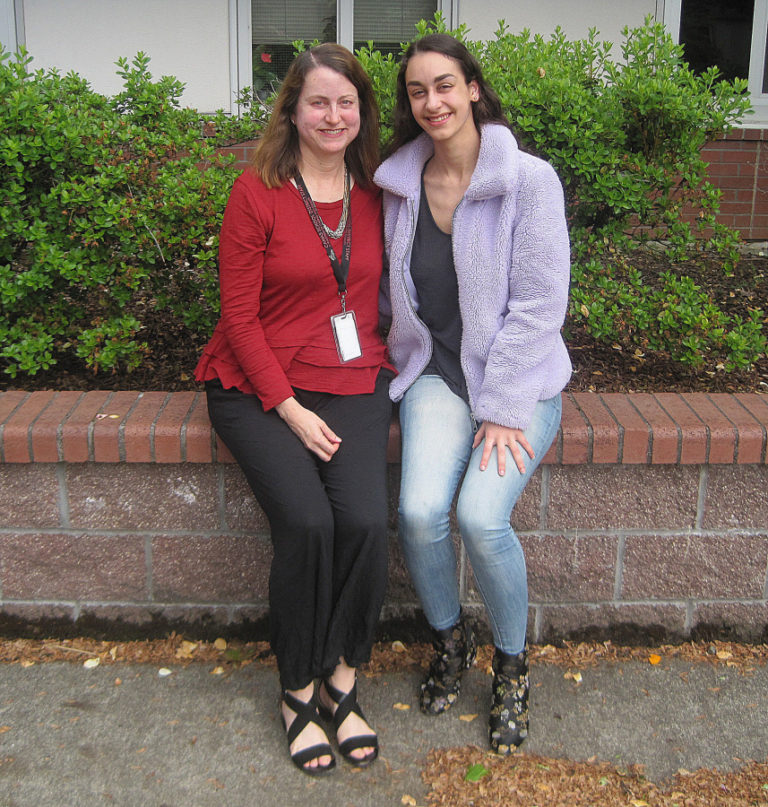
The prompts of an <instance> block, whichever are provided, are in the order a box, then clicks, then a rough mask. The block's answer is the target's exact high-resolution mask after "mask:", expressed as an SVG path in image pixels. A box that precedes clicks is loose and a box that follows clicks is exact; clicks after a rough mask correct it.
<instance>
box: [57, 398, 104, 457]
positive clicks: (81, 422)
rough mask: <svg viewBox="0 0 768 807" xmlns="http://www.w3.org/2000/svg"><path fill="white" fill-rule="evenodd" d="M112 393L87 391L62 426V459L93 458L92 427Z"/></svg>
mask: <svg viewBox="0 0 768 807" xmlns="http://www.w3.org/2000/svg"><path fill="white" fill-rule="evenodd" d="M109 395H110V393H109V392H106V391H103V390H98V391H94V392H86V393H85V395H83V396H82V398H81V399H80V400H79V401H78V403H77V406H76V407H75V408H74V410H73V411H72V413H71V414H70V416H69V417H68V418H67V419H66V421H65V422H64V424H63V425H62V427H61V430H60V431H61V454H62V456H61V459H62V460H64V461H65V462H87V461H88V460H89V459H91V458H92V457H91V440H90V433H91V427H92V425H93V422H94V418H95V417H96V414H97V413H98V412H99V411H100V410H101V407H102V406H103V405H104V402H105V401H106V400H107V398H109Z"/></svg>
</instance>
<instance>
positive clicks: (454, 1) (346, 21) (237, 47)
mask: <svg viewBox="0 0 768 807" xmlns="http://www.w3.org/2000/svg"><path fill="white" fill-rule="evenodd" d="M766 1H767V2H768V0H766ZM437 10H438V11H439V12H441V13H442V15H443V17H444V18H445V22H446V24H447V25H448V27H449V28H454V27H455V26H456V25H458V19H459V0H437ZM354 12H355V0H336V41H337V42H338V43H339V44H341V45H344V46H345V47H346V48H349V49H350V50H353V48H354ZM252 27H253V23H252V20H251V2H250V0H229V30H230V58H229V64H230V84H231V87H232V102H231V112H232V114H235V115H237V114H239V113H240V112H241V111H242V110H241V109H240V106H239V105H238V103H237V97H238V96H239V95H240V93H241V92H242V90H243V89H244V88H245V87H249V86H250V85H251V82H252V79H251V76H252V75H253V58H252V52H251V31H252Z"/></svg>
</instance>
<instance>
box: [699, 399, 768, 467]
mask: <svg viewBox="0 0 768 807" xmlns="http://www.w3.org/2000/svg"><path fill="white" fill-rule="evenodd" d="M709 397H710V398H711V399H712V402H713V403H714V404H715V406H717V408H718V409H719V410H720V411H721V412H722V413H723V414H724V415H725V416H726V417H727V418H728V420H730V421H731V423H733V425H734V426H735V427H736V440H737V443H736V462H738V463H740V464H744V463H753V462H761V460H762V459H763V456H764V452H765V431H764V429H763V427H762V426H761V425H760V423H758V421H757V420H756V419H755V418H754V417H753V416H752V415H751V414H750V413H749V411H747V410H746V409H745V408H744V407H743V406H742V405H741V404H740V403H739V402H738V401H737V400H736V399H735V398H734V397H733V396H732V395H728V394H727V393H715V394H712V395H710V396H709Z"/></svg>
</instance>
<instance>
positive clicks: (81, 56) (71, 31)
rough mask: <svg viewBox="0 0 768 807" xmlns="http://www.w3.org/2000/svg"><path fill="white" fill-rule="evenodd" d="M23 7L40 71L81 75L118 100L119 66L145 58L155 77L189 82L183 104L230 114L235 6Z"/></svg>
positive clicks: (111, 3) (112, 0) (118, 0)
mask: <svg viewBox="0 0 768 807" xmlns="http://www.w3.org/2000/svg"><path fill="white" fill-rule="evenodd" d="M23 8H24V33H25V40H26V48H27V50H28V51H29V53H30V55H31V56H32V57H33V58H34V61H33V62H32V65H31V66H32V68H41V67H42V68H49V67H56V68H58V69H59V70H60V71H61V72H62V73H66V72H68V71H70V70H74V71H75V72H77V73H78V74H80V75H81V76H83V77H84V78H86V79H88V81H89V82H90V83H91V86H92V87H93V89H95V90H96V91H97V92H100V93H103V94H106V95H114V94H116V93H118V92H120V90H121V89H122V84H121V79H120V77H119V76H117V75H116V73H115V70H116V69H117V68H116V67H115V62H116V61H117V59H118V58H119V57H121V56H125V57H127V58H128V60H129V61H131V60H132V59H133V57H134V56H135V55H136V53H137V52H138V51H143V52H144V53H146V54H147V55H149V56H150V57H151V62H150V65H149V70H150V72H151V73H152V75H153V77H155V78H159V77H160V76H163V75H172V76H175V77H176V78H178V79H179V80H180V81H182V82H184V84H185V85H186V89H185V91H184V95H183V96H182V104H183V105H185V106H190V107H195V108H197V109H199V110H201V111H204V112H212V111H214V110H216V109H226V110H229V109H230V105H231V100H232V99H231V95H232V93H231V92H230V45H229V0H57V2H51V0H24V4H23Z"/></svg>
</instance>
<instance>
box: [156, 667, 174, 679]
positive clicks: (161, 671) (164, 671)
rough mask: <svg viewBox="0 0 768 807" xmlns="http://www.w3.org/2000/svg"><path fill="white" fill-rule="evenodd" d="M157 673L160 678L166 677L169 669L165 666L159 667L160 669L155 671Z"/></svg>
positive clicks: (169, 672) (169, 671)
mask: <svg viewBox="0 0 768 807" xmlns="http://www.w3.org/2000/svg"><path fill="white" fill-rule="evenodd" d="M157 674H158V675H159V676H160V677H161V678H167V677H168V676H169V675H170V674H171V670H169V669H168V668H167V667H161V668H160V669H159V670H158V671H157Z"/></svg>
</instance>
